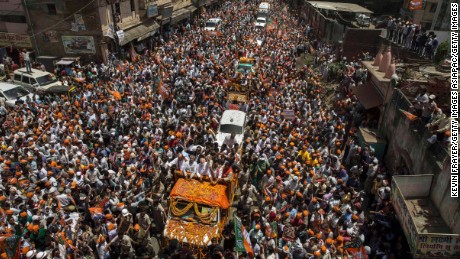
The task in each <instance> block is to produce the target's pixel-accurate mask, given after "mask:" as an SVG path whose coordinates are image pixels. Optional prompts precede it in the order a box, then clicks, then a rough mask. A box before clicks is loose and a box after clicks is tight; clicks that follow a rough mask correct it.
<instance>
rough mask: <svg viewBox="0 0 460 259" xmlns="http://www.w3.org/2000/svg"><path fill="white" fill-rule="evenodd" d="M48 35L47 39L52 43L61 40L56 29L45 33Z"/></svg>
mask: <svg viewBox="0 0 460 259" xmlns="http://www.w3.org/2000/svg"><path fill="white" fill-rule="evenodd" d="M43 34H44V35H45V37H46V40H47V41H48V42H51V43H56V42H59V39H58V36H57V32H56V31H47V32H44V33H43Z"/></svg>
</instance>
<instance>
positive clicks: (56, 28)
mask: <svg viewBox="0 0 460 259" xmlns="http://www.w3.org/2000/svg"><path fill="white" fill-rule="evenodd" d="M90 2H91V1H90V0H80V1H59V0H54V1H46V2H43V4H42V5H40V4H34V5H30V6H29V14H30V19H31V21H32V23H33V24H34V31H35V33H37V32H43V33H40V34H38V35H37V36H36V40H37V45H38V52H39V53H38V55H40V56H45V55H46V56H58V57H65V56H80V57H81V59H82V61H100V60H102V51H101V47H100V46H101V44H102V41H103V36H102V30H101V27H100V19H99V11H98V10H99V9H98V2H99V1H94V2H93V3H91V4H90V5H89V6H88V7H86V8H84V9H82V8H83V7H84V6H86V5H87V4H88V3H90ZM47 4H55V6H56V11H57V14H56V15H52V14H49V13H48V8H47ZM81 9H82V10H81ZM80 10H81V11H80ZM77 11H79V13H80V14H81V15H82V17H83V20H84V23H85V26H86V30H80V31H77V32H75V31H72V30H71V28H72V22H74V21H75V19H73V18H69V19H66V20H64V18H67V17H69V16H71V15H72V14H74V13H76V12H77ZM49 32H53V33H54V32H55V35H56V38H57V41H55V42H53V40H50V38H49V37H47V33H49ZM62 36H90V37H93V39H94V46H95V49H96V52H95V53H91V54H90V53H84V54H69V53H66V51H65V49H64V45H63V42H62Z"/></svg>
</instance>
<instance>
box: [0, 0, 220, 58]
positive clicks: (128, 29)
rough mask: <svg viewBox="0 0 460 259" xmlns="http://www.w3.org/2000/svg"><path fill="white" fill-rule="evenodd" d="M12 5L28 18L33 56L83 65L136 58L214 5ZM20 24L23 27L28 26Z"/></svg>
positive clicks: (57, 0) (28, 0)
mask: <svg viewBox="0 0 460 259" xmlns="http://www.w3.org/2000/svg"><path fill="white" fill-rule="evenodd" d="M0 1H2V0H0ZM17 1H18V2H19V3H18V4H20V6H21V7H22V8H23V9H24V11H25V13H26V14H27V15H28V17H29V18H30V25H31V29H30V30H29V35H30V36H32V37H30V39H32V43H33V47H34V49H35V52H36V53H35V56H52V57H56V58H61V57H79V58H80V59H81V60H82V61H85V62H88V61H97V62H100V61H102V62H108V60H109V59H110V57H111V56H112V55H110V53H115V54H116V55H118V57H120V58H127V57H130V56H133V55H134V52H137V53H138V54H140V53H142V52H143V51H144V50H145V49H151V48H152V47H153V46H154V45H153V41H154V39H155V38H156V36H157V35H158V34H161V33H164V32H167V31H169V30H171V28H172V27H174V26H178V25H179V24H181V23H186V22H189V21H190V19H191V18H192V17H195V15H197V14H198V13H199V12H198V11H199V10H200V8H204V7H205V6H207V5H211V4H213V3H214V1H205V0H194V1H191V0H172V1H171V0H80V1H74V0H17ZM25 25H26V28H27V23H26V24H25ZM0 26H1V23H0ZM0 28H1V27H0ZM31 47H32V46H31Z"/></svg>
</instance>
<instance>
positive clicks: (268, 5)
mask: <svg viewBox="0 0 460 259" xmlns="http://www.w3.org/2000/svg"><path fill="white" fill-rule="evenodd" d="M268 8H270V4H269V3H267V2H262V3H260V5H259V9H268Z"/></svg>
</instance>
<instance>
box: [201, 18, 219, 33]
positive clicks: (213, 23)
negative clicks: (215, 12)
mask: <svg viewBox="0 0 460 259" xmlns="http://www.w3.org/2000/svg"><path fill="white" fill-rule="evenodd" d="M221 26H222V19H220V18H211V19H209V20H208V21H207V22H206V25H205V26H204V29H205V30H206V31H218V30H219V29H220V27H221Z"/></svg>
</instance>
